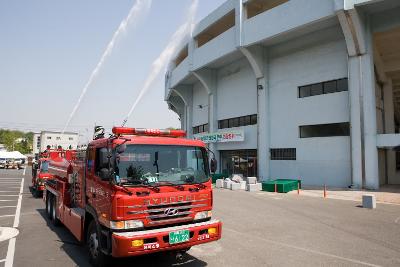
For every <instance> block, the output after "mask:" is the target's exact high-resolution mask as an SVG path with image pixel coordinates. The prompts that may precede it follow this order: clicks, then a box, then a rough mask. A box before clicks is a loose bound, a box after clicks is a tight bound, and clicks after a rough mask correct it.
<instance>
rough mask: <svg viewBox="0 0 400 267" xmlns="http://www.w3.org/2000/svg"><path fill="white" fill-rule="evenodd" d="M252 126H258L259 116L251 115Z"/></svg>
mask: <svg viewBox="0 0 400 267" xmlns="http://www.w3.org/2000/svg"><path fill="white" fill-rule="evenodd" d="M250 124H251V125H254V124H257V115H251V117H250Z"/></svg>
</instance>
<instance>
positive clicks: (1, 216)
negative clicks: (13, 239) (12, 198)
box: [0, 214, 15, 218]
mask: <svg viewBox="0 0 400 267" xmlns="http://www.w3.org/2000/svg"><path fill="white" fill-rule="evenodd" d="M14 216H15V214H11V215H0V218H3V217H14Z"/></svg>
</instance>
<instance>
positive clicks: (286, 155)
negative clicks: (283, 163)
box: [270, 148, 296, 160]
mask: <svg viewBox="0 0 400 267" xmlns="http://www.w3.org/2000/svg"><path fill="white" fill-rule="evenodd" d="M270 153H271V160H296V148H271V150H270Z"/></svg>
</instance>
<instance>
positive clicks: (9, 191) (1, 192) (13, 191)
mask: <svg viewBox="0 0 400 267" xmlns="http://www.w3.org/2000/svg"><path fill="white" fill-rule="evenodd" d="M18 192H19V191H0V193H18Z"/></svg>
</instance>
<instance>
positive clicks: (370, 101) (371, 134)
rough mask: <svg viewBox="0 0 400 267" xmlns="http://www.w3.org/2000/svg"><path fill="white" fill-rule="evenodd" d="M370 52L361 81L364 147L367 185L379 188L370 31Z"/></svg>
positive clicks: (363, 60)
mask: <svg viewBox="0 0 400 267" xmlns="http://www.w3.org/2000/svg"><path fill="white" fill-rule="evenodd" d="M368 35H369V36H368V39H367V40H368V41H367V43H368V44H367V45H368V50H367V51H368V52H367V54H365V55H363V56H361V57H360V59H361V73H362V76H361V79H360V80H361V83H362V90H363V91H362V94H363V112H364V116H363V121H364V149H365V187H366V188H369V189H378V188H379V169H378V168H379V167H378V166H379V164H378V149H377V146H376V134H377V124H376V95H375V72H374V63H373V56H372V49H371V48H372V38H371V36H370V35H371V34H370V33H368Z"/></svg>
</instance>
